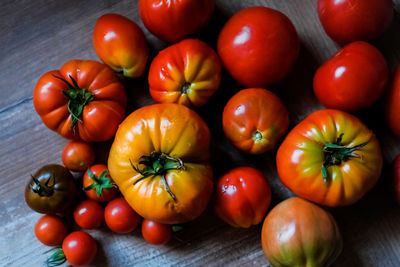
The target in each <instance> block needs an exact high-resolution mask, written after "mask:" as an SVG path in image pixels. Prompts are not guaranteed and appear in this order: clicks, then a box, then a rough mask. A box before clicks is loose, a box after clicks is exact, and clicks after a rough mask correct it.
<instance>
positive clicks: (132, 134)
mask: <svg viewBox="0 0 400 267" xmlns="http://www.w3.org/2000/svg"><path fill="white" fill-rule="evenodd" d="M209 157H210V132H209V129H208V127H207V125H206V123H205V122H204V121H203V120H202V119H201V117H200V116H199V115H197V114H196V113H195V112H194V111H193V110H191V109H189V108H187V107H185V106H183V105H178V104H155V105H151V106H146V107H143V108H140V109H138V110H136V111H134V112H133V113H131V114H130V115H129V116H128V117H127V118H126V119H125V120H124V122H123V123H121V125H120V127H119V129H118V132H117V134H116V136H115V140H114V143H113V144H112V146H111V150H110V154H109V158H108V168H109V170H110V174H111V176H112V177H113V179H114V181H115V183H116V184H117V185H118V187H119V189H120V191H121V193H122V194H123V195H124V197H125V199H126V201H127V202H128V203H129V204H130V205H131V206H132V208H133V209H134V210H135V211H136V212H137V213H139V215H140V216H142V217H144V218H146V219H150V220H154V221H157V222H159V223H164V224H179V223H183V222H187V221H190V220H193V219H195V218H196V217H198V216H199V215H200V214H201V213H202V212H203V211H204V209H205V208H206V206H207V204H208V201H209V199H210V196H211V191H212V186H213V181H212V169H211V166H210V163H209Z"/></svg>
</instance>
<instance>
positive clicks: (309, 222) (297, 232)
mask: <svg viewBox="0 0 400 267" xmlns="http://www.w3.org/2000/svg"><path fill="white" fill-rule="evenodd" d="M261 244H262V248H263V251H264V253H265V256H266V257H267V259H268V261H269V262H270V263H271V264H272V265H273V266H321V267H322V266H330V265H331V264H332V263H333V262H334V261H335V260H336V258H337V257H338V256H339V255H340V253H341V252H342V247H343V241H342V236H341V234H340V231H339V228H338V226H337V223H336V221H335V219H334V218H333V217H332V215H331V214H329V213H328V212H326V211H325V210H323V209H322V208H320V207H318V206H317V205H314V204H312V203H310V202H308V201H306V200H304V199H301V198H298V197H292V198H289V199H286V200H285V201H282V202H281V203H279V204H278V205H276V206H275V207H274V208H273V209H272V210H271V211H270V212H269V213H268V215H267V217H266V218H265V221H264V224H263V228H262V230H261Z"/></svg>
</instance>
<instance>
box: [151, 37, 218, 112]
mask: <svg viewBox="0 0 400 267" xmlns="http://www.w3.org/2000/svg"><path fill="white" fill-rule="evenodd" d="M220 81H221V63H220V62H219V59H218V56H217V54H216V53H215V52H214V50H213V49H212V48H211V47H209V46H208V45H207V44H206V43H204V42H202V41H200V40H197V39H186V40H183V41H181V42H179V43H177V44H174V45H172V46H170V47H168V48H166V49H164V50H163V51H161V52H160V53H159V54H158V55H157V56H156V57H155V58H154V60H153V62H152V63H151V66H150V71H149V86H150V94H151V96H152V97H153V99H154V100H155V101H156V102H160V103H178V104H183V105H186V106H189V107H196V106H200V105H203V104H205V103H206V102H207V100H208V99H209V98H210V96H211V95H212V94H213V93H214V92H215V90H217V88H218V87H219V84H220Z"/></svg>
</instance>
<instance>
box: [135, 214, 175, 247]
mask: <svg viewBox="0 0 400 267" xmlns="http://www.w3.org/2000/svg"><path fill="white" fill-rule="evenodd" d="M142 235H143V238H144V239H145V240H146V241H147V242H148V243H150V244H153V245H164V244H166V243H168V241H169V240H170V239H171V236H172V230H171V225H168V224H162V223H158V222H155V221H152V220H147V219H144V220H143V222H142Z"/></svg>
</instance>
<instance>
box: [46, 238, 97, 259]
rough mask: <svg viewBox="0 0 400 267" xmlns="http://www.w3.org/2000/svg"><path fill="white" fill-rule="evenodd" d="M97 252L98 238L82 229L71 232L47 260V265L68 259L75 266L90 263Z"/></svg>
mask: <svg viewBox="0 0 400 267" xmlns="http://www.w3.org/2000/svg"><path fill="white" fill-rule="evenodd" d="M96 254H97V244H96V240H94V239H93V237H92V236H91V235H89V234H88V233H85V232H82V231H76V232H72V233H70V234H69V235H68V236H67V237H66V238H65V239H64V241H63V244H62V249H61V248H60V249H58V250H57V251H56V252H54V253H53V255H51V256H50V258H49V259H48V260H47V261H46V263H47V266H58V265H61V264H63V263H64V262H65V261H68V263H70V264H71V265H73V266H83V265H88V264H90V263H91V262H92V261H93V259H94V257H95V256H96Z"/></svg>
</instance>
